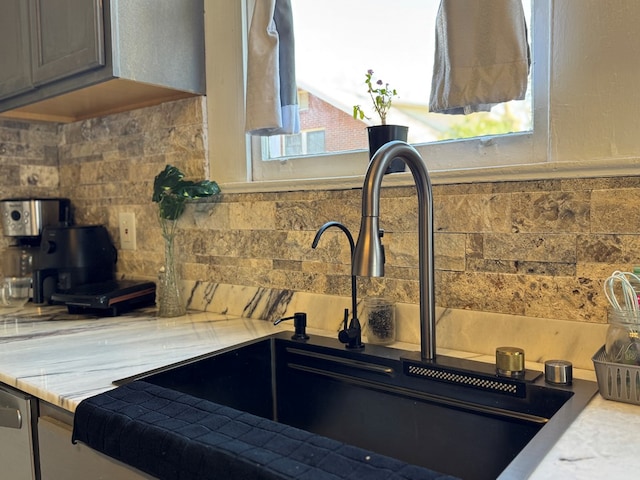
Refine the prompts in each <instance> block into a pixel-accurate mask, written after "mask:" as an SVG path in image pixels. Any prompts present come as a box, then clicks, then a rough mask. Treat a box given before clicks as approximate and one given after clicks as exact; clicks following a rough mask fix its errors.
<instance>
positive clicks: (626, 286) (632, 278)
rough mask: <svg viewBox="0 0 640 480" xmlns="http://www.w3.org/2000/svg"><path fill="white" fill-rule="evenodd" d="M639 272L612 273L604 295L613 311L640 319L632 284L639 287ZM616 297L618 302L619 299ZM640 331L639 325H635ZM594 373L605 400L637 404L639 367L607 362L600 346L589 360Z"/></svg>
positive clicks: (639, 399) (639, 402)
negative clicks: (591, 362)
mask: <svg viewBox="0 0 640 480" xmlns="http://www.w3.org/2000/svg"><path fill="white" fill-rule="evenodd" d="M638 274H640V271H639V270H637V269H636V268H634V271H633V273H631V272H620V271H615V272H613V274H612V275H611V276H610V277H609V278H608V279H607V280H606V281H605V282H604V294H605V296H606V297H607V300H609V304H610V305H611V307H612V309H613V310H614V311H615V312H624V313H626V312H628V313H629V314H632V315H633V316H634V317H636V318H640V295H639V291H638V290H636V288H634V286H633V285H632V283H631V282H633V283H634V284H636V285H638V287H639V288H640V275H638ZM618 295H620V297H621V299H620V300H621V301H619V300H618ZM638 328H640V323H638ZM591 360H592V361H593V365H594V368H595V371H596V379H597V380H598V389H599V390H600V395H602V396H603V397H604V398H606V399H608V400H614V401H618V402H624V403H632V404H634V405H640V366H638V365H627V364H623V363H615V362H611V361H608V360H607V354H606V351H605V346H604V345H603V346H602V347H601V348H600V349H599V350H598V351H597V352H596V353H595V354H594V356H593V357H592V358H591Z"/></svg>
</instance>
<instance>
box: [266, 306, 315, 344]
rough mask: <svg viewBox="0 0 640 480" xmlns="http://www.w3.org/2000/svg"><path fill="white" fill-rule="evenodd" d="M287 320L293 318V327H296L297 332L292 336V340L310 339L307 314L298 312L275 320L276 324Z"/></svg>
mask: <svg viewBox="0 0 640 480" xmlns="http://www.w3.org/2000/svg"><path fill="white" fill-rule="evenodd" d="M285 320H293V327H294V328H295V333H294V334H293V336H292V337H291V340H308V339H309V335H307V331H306V329H307V314H306V313H303V312H296V313H294V314H293V316H292V317H286V318H280V319H278V320H276V321H275V322H273V324H274V325H278V324H279V323H280V322H284V321H285Z"/></svg>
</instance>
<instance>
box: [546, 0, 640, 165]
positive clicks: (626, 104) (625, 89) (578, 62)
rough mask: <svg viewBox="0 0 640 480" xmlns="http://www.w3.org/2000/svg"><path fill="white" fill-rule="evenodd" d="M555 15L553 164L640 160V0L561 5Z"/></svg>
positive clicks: (555, 5)
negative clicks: (582, 161)
mask: <svg viewBox="0 0 640 480" xmlns="http://www.w3.org/2000/svg"><path fill="white" fill-rule="evenodd" d="M551 14H552V21H553V23H552V30H551V35H552V36H551V68H550V134H551V152H550V154H551V158H550V160H552V161H580V160H585V159H586V160H588V159H591V160H597V159H609V160H610V159H611V158H621V159H622V158H626V157H634V158H637V157H640V121H639V118H640V1H638V0H554V1H553V2H552V10H551ZM636 173H638V172H636Z"/></svg>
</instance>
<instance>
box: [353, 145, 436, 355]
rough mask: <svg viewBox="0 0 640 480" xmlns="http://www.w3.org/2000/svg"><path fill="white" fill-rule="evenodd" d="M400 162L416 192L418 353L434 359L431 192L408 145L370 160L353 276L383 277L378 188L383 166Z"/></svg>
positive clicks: (420, 162) (386, 147) (420, 163)
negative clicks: (401, 161) (411, 176)
mask: <svg viewBox="0 0 640 480" xmlns="http://www.w3.org/2000/svg"><path fill="white" fill-rule="evenodd" d="M395 158H400V159H402V160H403V161H404V162H405V163H406V165H407V166H408V167H409V170H410V171H411V174H412V175H413V181H414V182H415V184H416V190H417V192H418V257H419V258H418V271H419V281H420V354H421V357H422V359H423V360H435V357H436V316H435V282H434V254H433V192H432V187H431V179H430V178H429V171H428V170H427V165H426V163H425V161H424V160H423V158H422V157H421V156H420V154H419V153H418V152H417V150H416V149H415V148H413V147H412V146H411V145H409V144H407V143H405V142H401V141H393V142H389V143H387V144H386V145H384V146H382V147H381V148H380V149H379V150H378V151H377V152H376V154H375V155H374V156H373V158H372V159H371V162H370V163H369V168H368V169H367V174H366V176H365V179H364V184H363V186H362V222H361V223H360V233H359V234H358V241H357V243H356V247H355V251H354V254H353V259H352V273H353V274H354V275H360V276H368V277H381V276H384V249H383V247H382V242H381V240H380V235H379V216H380V188H381V185H382V179H383V178H384V174H385V171H386V169H387V166H388V165H389V164H390V163H391V161H392V160H393V159H395Z"/></svg>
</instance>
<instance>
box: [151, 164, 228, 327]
mask: <svg viewBox="0 0 640 480" xmlns="http://www.w3.org/2000/svg"><path fill="white" fill-rule="evenodd" d="M219 193H220V187H219V186H218V184H217V183H216V182H212V181H209V180H201V181H199V182H193V181H190V180H184V174H183V173H182V172H181V171H180V170H179V169H178V168H176V167H174V166H172V165H167V166H166V167H165V168H164V170H163V171H162V172H160V173H159V174H158V175H157V176H156V178H155V181H154V182H153V196H152V200H153V201H154V202H156V203H157V204H158V220H159V222H160V226H161V227H162V237H163V238H164V273H163V275H162V276H161V278H160V285H159V286H158V315H159V316H160V317H178V316H180V315H184V314H185V312H186V306H185V304H184V303H183V302H182V295H181V292H180V281H179V275H178V270H177V265H176V258H175V236H176V225H177V223H178V219H179V218H180V216H181V215H182V214H183V212H184V209H185V204H186V202H187V201H188V200H193V199H196V198H203V197H210V196H212V195H217V194H219Z"/></svg>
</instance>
